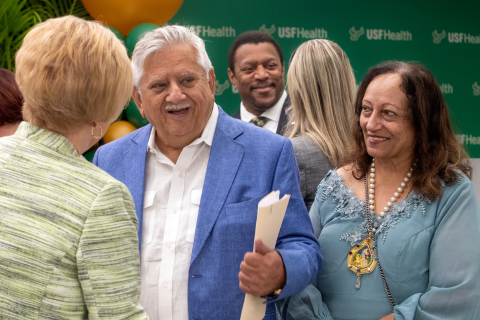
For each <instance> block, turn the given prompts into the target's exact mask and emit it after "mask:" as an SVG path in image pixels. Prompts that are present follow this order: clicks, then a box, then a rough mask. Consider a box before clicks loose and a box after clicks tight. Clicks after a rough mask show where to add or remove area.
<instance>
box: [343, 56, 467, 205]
mask: <svg viewBox="0 0 480 320" xmlns="http://www.w3.org/2000/svg"><path fill="white" fill-rule="evenodd" d="M389 73H396V74H399V75H400V76H401V78H402V84H401V86H400V89H401V90H402V91H403V92H404V93H405V95H406V96H407V98H408V108H409V113H410V119H411V121H412V125H413V127H414V130H415V147H414V148H415V149H414V157H415V159H417V163H416V165H415V167H414V169H413V172H412V173H413V174H412V183H413V190H414V191H415V192H417V193H419V194H422V195H423V196H425V197H427V198H429V199H430V200H432V201H433V200H435V199H436V198H437V197H439V196H440V195H441V186H442V184H446V185H451V184H453V183H455V182H456V181H457V180H458V179H459V178H460V175H461V174H460V172H459V170H460V171H462V172H463V173H464V174H465V175H466V176H467V177H468V178H470V179H471V177H472V166H471V163H470V160H469V157H468V155H467V153H466V152H465V150H464V149H463V147H462V146H461V145H460V143H459V142H458V141H457V139H456V138H455V135H454V133H453V130H452V126H451V124H450V119H449V117H448V110H447V104H446V103H445V100H444V98H443V95H442V92H441V90H440V87H439V86H438V83H437V81H436V80H435V78H434V76H433V75H432V73H431V72H430V71H428V70H427V69H426V68H425V67H423V66H421V65H419V64H417V63H413V62H401V61H387V62H384V63H381V64H379V65H377V66H375V67H374V68H372V69H370V70H369V71H368V73H367V74H366V76H365V78H364V79H363V82H362V84H361V85H360V87H359V89H358V92H357V97H356V100H355V120H354V124H353V134H354V137H353V138H354V139H353V143H352V147H351V152H350V154H349V156H348V157H347V158H346V159H344V161H343V164H344V165H347V164H350V163H354V164H355V165H354V168H353V176H354V177H355V178H356V179H358V180H360V179H362V178H363V177H364V176H365V174H366V173H367V171H368V168H369V166H370V164H371V163H372V157H371V156H370V155H369V154H368V153H367V148H366V146H365V140H364V136H363V132H362V129H361V127H360V114H361V112H362V105H363V97H364V96H365V92H366V90H367V87H368V85H369V84H370V82H371V81H372V80H373V79H374V78H375V77H377V76H379V75H382V74H389Z"/></svg>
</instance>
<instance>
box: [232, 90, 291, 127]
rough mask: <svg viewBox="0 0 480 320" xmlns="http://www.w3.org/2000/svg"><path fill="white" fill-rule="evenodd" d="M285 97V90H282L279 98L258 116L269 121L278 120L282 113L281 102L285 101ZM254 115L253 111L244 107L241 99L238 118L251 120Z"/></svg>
mask: <svg viewBox="0 0 480 320" xmlns="http://www.w3.org/2000/svg"><path fill="white" fill-rule="evenodd" d="M285 99H287V92H286V91H285V90H283V94H282V96H281V97H280V99H278V101H277V103H276V104H275V105H274V106H273V107H271V108H269V109H267V110H266V111H265V112H263V113H262V114H261V115H260V116H262V117H266V118H268V119H269V120H271V121H275V122H279V121H280V116H281V115H282V108H283V104H284V103H285ZM255 117H256V115H254V114H253V113H250V112H249V111H248V110H247V108H245V106H244V105H243V101H242V102H241V103H240V118H241V119H242V120H243V121H246V122H250V120H252V119H253V118H255Z"/></svg>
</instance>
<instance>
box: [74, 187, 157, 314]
mask: <svg viewBox="0 0 480 320" xmlns="http://www.w3.org/2000/svg"><path fill="white" fill-rule="evenodd" d="M137 229H138V221H137V217H136V215H135V208H134V205H133V201H132V198H131V196H130V193H129V192H128V190H127V188H126V187H125V186H124V185H122V184H120V183H119V182H113V183H110V184H107V185H106V186H105V187H104V188H103V190H102V191H101V192H100V193H99V194H98V196H97V198H96V199H95V201H94V203H93V204H92V206H91V208H90V211H89V215H88V217H87V220H86V221H85V225H84V229H83V232H82V236H81V238H80V243H79V246H78V250H77V255H76V256H77V267H78V277H79V280H80V284H81V286H82V290H83V297H84V300H85V304H86V305H87V309H88V313H89V318H90V319H102V318H109V319H110V318H115V319H148V316H147V315H146V313H145V311H144V310H143V308H142V306H140V304H139V302H138V300H139V296H140V258H139V252H138V238H137Z"/></svg>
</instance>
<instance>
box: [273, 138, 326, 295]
mask: <svg viewBox="0 0 480 320" xmlns="http://www.w3.org/2000/svg"><path fill="white" fill-rule="evenodd" d="M272 190H280V193H281V196H283V195H284V194H290V195H291V197H290V202H289V204H288V207H287V211H286V213H285V218H284V220H283V224H282V227H281V229H280V233H279V236H278V240H277V245H276V248H275V249H276V250H277V251H278V253H279V254H280V255H281V257H282V259H283V263H284V265H285V270H286V274H287V281H286V284H285V287H284V288H283V290H282V292H281V294H280V295H279V296H277V297H274V298H273V299H270V300H269V302H270V301H276V300H278V299H283V298H286V297H289V296H291V295H293V294H295V293H298V292H300V291H301V290H303V289H304V288H305V287H306V286H308V285H309V284H310V283H312V282H313V281H314V279H315V277H316V275H317V272H318V271H319V270H320V268H321V266H322V262H323V258H322V254H321V252H320V245H319V244H318V241H317V239H316V238H315V236H314V234H313V228H312V223H311V222H310V218H309V216H308V212H307V209H306V207H305V203H304V202H303V198H302V194H301V192H300V187H299V172H298V167H297V164H296V161H295V155H294V153H293V148H292V144H291V142H290V140H285V143H284V145H283V149H282V152H281V154H280V157H279V159H278V162H277V167H276V170H275V177H274V180H273V185H272Z"/></svg>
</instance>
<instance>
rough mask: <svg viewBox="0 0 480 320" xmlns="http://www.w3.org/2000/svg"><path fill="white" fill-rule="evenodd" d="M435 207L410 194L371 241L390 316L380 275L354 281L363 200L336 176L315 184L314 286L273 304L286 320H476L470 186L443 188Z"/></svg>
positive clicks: (479, 276) (478, 295)
mask: <svg viewBox="0 0 480 320" xmlns="http://www.w3.org/2000/svg"><path fill="white" fill-rule="evenodd" d="M442 191H443V194H442V196H440V197H439V198H437V199H436V200H435V201H430V200H428V199H427V198H425V197H423V196H421V195H419V194H417V193H415V192H411V193H410V194H409V195H408V197H407V198H406V199H404V200H402V201H401V202H399V203H397V204H394V205H393V206H392V210H391V211H390V212H389V213H388V215H387V216H386V217H385V219H384V221H383V222H382V223H381V224H380V225H378V226H377V231H376V234H375V242H376V245H377V248H378V255H379V259H380V262H381V265H382V267H383V271H384V273H385V276H386V279H387V283H388V285H389V287H390V290H391V292H392V295H393V298H394V300H395V302H396V304H397V306H396V307H395V308H393V309H392V307H391V306H390V303H389V301H388V298H387V295H386V293H385V289H384V287H383V283H382V279H381V277H380V271H379V269H378V267H377V268H375V269H374V271H373V272H372V273H370V274H365V275H362V277H361V287H360V289H358V290H357V289H356V288H355V281H356V279H357V276H356V274H355V273H354V272H352V271H350V270H349V269H348V268H347V255H348V252H349V251H350V249H351V248H352V247H353V246H354V245H358V244H360V243H361V241H362V240H363V239H365V238H366V236H367V225H366V222H365V217H364V214H365V212H364V201H361V200H359V199H358V198H357V197H356V196H355V195H353V193H352V190H350V189H348V188H347V187H346V186H345V184H344V183H343V180H342V177H341V176H339V175H338V174H337V173H336V171H330V172H329V173H328V174H327V175H326V176H325V178H324V179H323V180H322V182H321V183H320V185H319V187H318V190H317V194H316V198H315V201H314V203H313V205H312V208H311V210H310V218H311V220H312V224H313V228H314V231H315V235H316V237H317V238H318V241H319V242H320V247H321V248H322V253H323V257H324V264H323V269H322V270H321V271H320V272H319V274H318V276H317V279H316V281H315V283H314V284H311V285H309V286H308V287H307V288H306V289H305V290H304V291H302V292H301V293H299V294H297V295H294V296H292V297H290V298H289V299H287V300H284V301H282V302H280V303H278V304H277V307H278V309H279V312H280V314H281V316H282V319H284V320H291V319H292V320H293V319H295V320H302V319H322V320H323V319H335V320H346V319H355V320H363V319H369V320H370V319H375V320H378V319H381V318H382V317H384V316H386V315H388V314H390V313H392V312H393V313H394V315H395V320H403V319H420V320H423V319H425V320H426V319H429V320H434V319H435V320H436V319H480V209H479V206H478V203H477V199H476V196H475V191H474V188H473V185H472V183H471V182H470V180H469V179H468V178H467V177H465V176H464V175H463V174H461V178H460V179H459V181H457V183H455V184H454V185H451V186H443V187H442Z"/></svg>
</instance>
